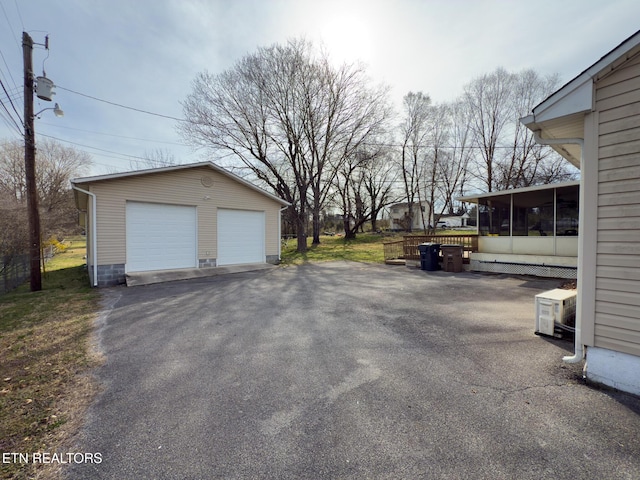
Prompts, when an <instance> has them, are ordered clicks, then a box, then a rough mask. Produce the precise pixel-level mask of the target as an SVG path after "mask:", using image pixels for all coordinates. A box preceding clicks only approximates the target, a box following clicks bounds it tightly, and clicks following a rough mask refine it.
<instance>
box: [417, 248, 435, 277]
mask: <svg viewBox="0 0 640 480" xmlns="http://www.w3.org/2000/svg"><path fill="white" fill-rule="evenodd" d="M418 250H419V251H420V269H421V270H426V271H428V272H433V271H435V270H438V269H439V268H440V265H439V263H438V262H439V259H440V244H439V243H421V244H420V245H418Z"/></svg>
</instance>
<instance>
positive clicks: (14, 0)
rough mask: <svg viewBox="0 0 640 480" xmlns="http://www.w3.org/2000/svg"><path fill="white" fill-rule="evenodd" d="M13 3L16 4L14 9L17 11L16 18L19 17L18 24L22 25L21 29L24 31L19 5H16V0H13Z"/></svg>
mask: <svg viewBox="0 0 640 480" xmlns="http://www.w3.org/2000/svg"><path fill="white" fill-rule="evenodd" d="M13 3H14V4H15V6H16V11H17V12H18V18H19V19H20V25H22V30H23V31H24V21H23V20H22V13H21V12H20V7H19V6H18V0H13Z"/></svg>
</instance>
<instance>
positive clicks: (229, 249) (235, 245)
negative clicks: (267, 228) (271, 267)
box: [217, 209, 265, 265]
mask: <svg viewBox="0 0 640 480" xmlns="http://www.w3.org/2000/svg"><path fill="white" fill-rule="evenodd" d="M264 261H265V246H264V212H253V211H248V210H224V209H219V210H218V260H217V264H218V265H234V264H238V263H264Z"/></svg>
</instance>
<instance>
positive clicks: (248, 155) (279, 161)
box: [179, 40, 388, 251]
mask: <svg viewBox="0 0 640 480" xmlns="http://www.w3.org/2000/svg"><path fill="white" fill-rule="evenodd" d="M183 108H184V113H185V117H186V118H188V119H190V120H191V122H188V123H183V124H181V125H180V126H179V130H180V131H181V133H182V135H183V136H184V138H185V139H186V140H187V141H189V142H190V143H192V144H193V145H195V146H199V147H204V148H208V149H212V150H213V151H214V152H216V153H224V154H229V153H230V154H231V155H232V157H233V160H234V161H239V162H241V164H242V165H243V166H244V167H245V168H247V169H248V170H249V172H250V173H251V174H252V175H253V176H254V177H256V178H257V179H259V180H260V181H262V182H263V183H264V184H265V185H267V186H268V187H270V188H271V189H272V190H273V191H274V192H275V193H276V194H277V195H279V196H281V197H282V198H283V199H285V200H287V201H288V202H290V203H291V204H292V205H293V207H292V208H291V209H290V211H289V215H290V218H292V219H293V220H294V222H295V224H296V235H297V239H298V251H305V250H306V248H307V241H306V237H307V230H306V229H307V218H308V213H309V211H310V213H311V215H312V217H313V220H314V221H313V234H314V242H319V228H320V227H319V226H320V214H321V211H322V208H323V207H324V205H325V203H326V202H327V200H328V198H329V196H330V194H331V183H332V179H333V178H334V177H335V175H336V172H337V169H338V167H339V166H340V165H341V163H342V162H343V161H344V160H345V159H346V158H348V157H349V156H350V155H351V154H352V152H355V151H356V150H357V149H358V147H359V145H361V144H362V143H363V142H364V141H365V140H366V139H367V138H368V137H369V136H371V135H372V134H373V133H374V132H377V131H378V130H379V129H380V128H381V125H382V123H383V122H384V119H385V118H386V116H387V110H388V109H386V89H371V88H369V87H368V85H367V79H366V76H365V74H364V70H363V68H362V67H360V66H354V65H343V66H342V67H340V68H337V69H335V68H333V67H332V66H331V64H330V62H329V61H328V60H327V58H326V57H324V56H322V55H319V54H317V52H316V51H315V49H314V48H313V45H312V44H311V43H309V42H307V41H304V40H292V41H290V42H288V43H287V44H286V45H283V46H282V45H274V46H271V47H268V48H260V49H258V51H257V52H256V53H254V54H250V55H247V56H246V57H244V58H243V59H241V60H240V61H239V62H238V63H237V64H236V65H235V66H234V67H232V68H231V69H230V70H228V71H226V72H224V73H222V74H219V75H210V74H208V73H201V74H199V75H198V76H197V77H196V79H195V81H194V84H193V92H192V93H191V94H190V95H189V96H188V97H187V99H186V100H185V102H183Z"/></svg>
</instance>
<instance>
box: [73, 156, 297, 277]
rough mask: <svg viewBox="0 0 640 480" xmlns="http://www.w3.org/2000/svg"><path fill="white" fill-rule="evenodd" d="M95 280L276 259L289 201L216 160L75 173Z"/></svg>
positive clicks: (91, 271) (267, 261)
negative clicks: (282, 215) (83, 174)
mask: <svg viewBox="0 0 640 480" xmlns="http://www.w3.org/2000/svg"><path fill="white" fill-rule="evenodd" d="M71 183H72V187H73V189H74V194H75V200H76V205H77V207H78V209H79V210H80V211H81V212H82V213H83V215H82V221H83V222H84V225H85V229H86V232H87V265H88V267H89V273H90V278H91V282H92V285H93V286H110V285H117V284H121V283H124V282H125V278H126V275H127V274H129V273H136V272H147V271H159V270H178V269H193V268H212V267H218V266H223V265H241V264H253V263H278V262H279V260H280V212H281V210H282V209H283V208H284V207H286V206H288V205H289V204H288V203H287V202H285V201H284V200H281V199H279V198H278V197H276V196H274V195H271V194H270V193H267V192H265V191H264V190H262V189H260V188H258V187H256V186H255V185H253V184H251V183H249V182H247V181H245V180H243V179H241V178H240V177H237V176H236V175H234V174H232V173H230V172H228V171H226V170H224V169H223V168H221V167H218V166H217V165H215V164H213V163H211V162H204V163H197V164H190V165H179V166H172V167H166V168H157V169H151V170H140V171H135V172H126V173H117V174H113V175H102V176H96V177H87V178H77V179H74V180H73V181H72V182H71Z"/></svg>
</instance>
